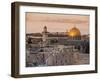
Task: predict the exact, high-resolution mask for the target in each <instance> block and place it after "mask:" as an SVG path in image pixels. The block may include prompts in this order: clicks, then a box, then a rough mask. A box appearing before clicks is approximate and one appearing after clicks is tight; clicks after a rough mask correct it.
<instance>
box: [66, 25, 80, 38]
mask: <svg viewBox="0 0 100 80" xmlns="http://www.w3.org/2000/svg"><path fill="white" fill-rule="evenodd" d="M68 35H69V36H71V37H76V36H81V32H80V30H79V29H78V28H76V27H74V28H72V29H71V30H70V31H69V33H68Z"/></svg>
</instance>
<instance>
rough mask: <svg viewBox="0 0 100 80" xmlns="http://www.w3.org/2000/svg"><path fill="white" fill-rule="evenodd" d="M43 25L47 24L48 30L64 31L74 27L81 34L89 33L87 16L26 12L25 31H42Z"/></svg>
mask: <svg viewBox="0 0 100 80" xmlns="http://www.w3.org/2000/svg"><path fill="white" fill-rule="evenodd" d="M44 26H47V29H48V32H66V31H69V30H70V29H71V28H73V27H76V28H78V29H79V30H80V32H81V34H89V16H88V15H70V14H46V13H26V33H35V32H42V31H43V27H44Z"/></svg>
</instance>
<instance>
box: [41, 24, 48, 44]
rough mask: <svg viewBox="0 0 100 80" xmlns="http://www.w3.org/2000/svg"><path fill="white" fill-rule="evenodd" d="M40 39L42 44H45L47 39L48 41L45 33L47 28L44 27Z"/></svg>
mask: <svg viewBox="0 0 100 80" xmlns="http://www.w3.org/2000/svg"><path fill="white" fill-rule="evenodd" d="M42 39H43V42H45V43H46V42H47V39H48V32H47V27H46V26H44V28H43V32H42Z"/></svg>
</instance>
